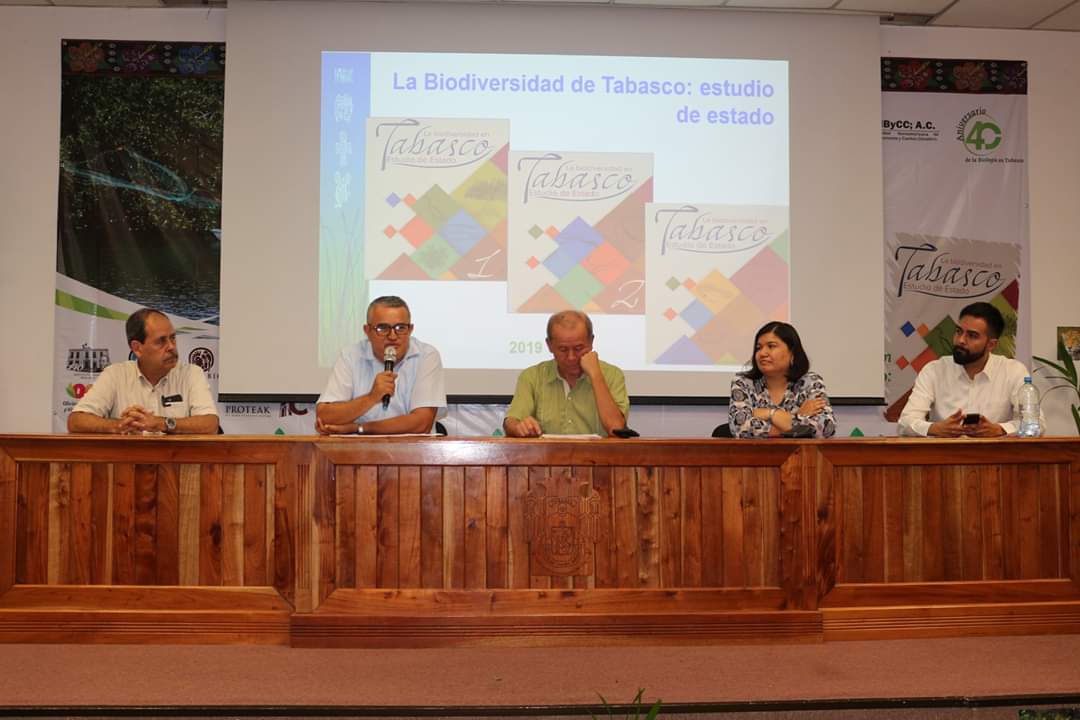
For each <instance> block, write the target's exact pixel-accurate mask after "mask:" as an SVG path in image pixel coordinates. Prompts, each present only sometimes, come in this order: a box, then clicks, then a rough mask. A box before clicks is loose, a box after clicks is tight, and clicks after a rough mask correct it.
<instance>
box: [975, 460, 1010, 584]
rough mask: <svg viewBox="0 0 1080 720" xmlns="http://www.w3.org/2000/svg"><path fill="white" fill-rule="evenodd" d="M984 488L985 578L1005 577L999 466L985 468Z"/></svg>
mask: <svg viewBox="0 0 1080 720" xmlns="http://www.w3.org/2000/svg"><path fill="white" fill-rule="evenodd" d="M980 475H981V486H982V487H981V490H982V552H983V571H982V577H983V579H984V580H1002V579H1004V578H1005V551H1004V545H1003V542H1002V527H1003V525H1002V518H1003V515H1004V512H1003V508H1002V506H1001V502H1002V495H1001V473H1000V469H999V468H997V467H989V468H984V469H983V471H982V472H981V473H980Z"/></svg>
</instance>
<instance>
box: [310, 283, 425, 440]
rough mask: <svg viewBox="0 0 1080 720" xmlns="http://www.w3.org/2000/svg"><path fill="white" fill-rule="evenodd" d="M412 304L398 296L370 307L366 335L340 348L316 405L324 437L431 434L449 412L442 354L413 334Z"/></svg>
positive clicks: (376, 299) (318, 428) (377, 299)
mask: <svg viewBox="0 0 1080 720" xmlns="http://www.w3.org/2000/svg"><path fill="white" fill-rule="evenodd" d="M412 331H413V325H412V316H411V314H410V312H409V306H408V305H406V304H405V301H404V300H402V299H401V298H399V297H397V296H394V295H385V296H383V297H378V298H375V299H374V300H372V301H371V304H370V305H368V309H367V323H366V324H365V325H364V334H365V335H366V336H367V338H366V339H364V340H361V341H360V342H358V343H356V344H354V345H350V346H348V347H346V348H344V349H343V350H342V351H341V355H340V356H339V357H338V359H337V362H336V363H335V364H334V369H333V371H332V372H331V374H330V380H329V382H327V384H326V389H325V390H323V393H322V395H320V396H319V401H318V404H317V405H316V407H315V429H316V430H317V431H318V432H319V433H321V434H324V435H329V434H335V435H341V434H349V433H359V434H361V435H365V434H368V435H395V434H402V433H429V432H431V428H432V426H433V425H434V424H435V418H436V416H437V415H439V414H441V413H444V412H445V411H446V386H445V383H444V381H443V367H442V358H441V357H439V351H438V350H436V349H435V348H434V347H432V346H431V345H428V344H426V343H422V342H420V341H419V340H417V339H416V338H414V337H412Z"/></svg>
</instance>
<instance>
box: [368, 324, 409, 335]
mask: <svg viewBox="0 0 1080 720" xmlns="http://www.w3.org/2000/svg"><path fill="white" fill-rule="evenodd" d="M371 329H372V330H374V331H375V334H376V335H389V334H390V331H391V330H393V331H394V334H395V335H405V334H408V333H411V332H412V323H396V324H394V325H390V324H389V323H379V324H378V325H372V326H371Z"/></svg>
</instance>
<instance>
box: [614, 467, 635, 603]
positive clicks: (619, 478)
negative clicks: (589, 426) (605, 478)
mask: <svg viewBox="0 0 1080 720" xmlns="http://www.w3.org/2000/svg"><path fill="white" fill-rule="evenodd" d="M612 483H613V485H614V488H613V495H614V500H615V548H616V549H615V561H616V573H617V585H616V586H617V587H621V588H633V587H637V586H638V548H637V544H638V540H637V539H638V529H637V509H636V508H635V507H634V506H635V504H636V502H637V488H636V483H637V472H636V468H624V467H618V468H614V469H613V471H612Z"/></svg>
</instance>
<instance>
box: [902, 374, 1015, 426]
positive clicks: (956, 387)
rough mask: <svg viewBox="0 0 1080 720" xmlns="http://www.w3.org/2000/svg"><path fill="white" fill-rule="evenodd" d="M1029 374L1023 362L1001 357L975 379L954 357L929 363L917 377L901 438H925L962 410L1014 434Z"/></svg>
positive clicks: (906, 408) (904, 417) (905, 414)
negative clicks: (940, 424) (1020, 395)
mask: <svg viewBox="0 0 1080 720" xmlns="http://www.w3.org/2000/svg"><path fill="white" fill-rule="evenodd" d="M1029 374H1030V373H1029V372H1028V371H1027V368H1026V367H1024V364H1023V363H1022V362H1020V361H1019V360H1013V359H1011V358H1007V357H1004V356H1002V355H990V357H989V358H987V361H986V366H985V367H983V369H982V370H981V371H980V372H979V373H978V374H976V375H975V377H974V378H971V377H968V374H967V371H966V370H965V369H964V366H963V365H958V364H956V362H954V361H953V359H952V356H946V357H941V358H938V359H937V360H933V361H931V362H928V363H927V364H926V365H924V366H923V369H922V370H921V371H920V372H919V375H918V376H917V377H916V378H915V387H914V388H912V390H911V396H910V397H909V398H908V401H907V405H905V406H904V411H903V412H902V413H901V414H900V424H899V426H898V428H897V429H898V431H899V433H900V435H910V436H924V437H925V436H926V435H927V433H928V432H929V431H930V426H931V425H933V424H934V423H935V422H937V421H939V420H944V419H945V418H947V417H949V416H950V415H952V414H953V413H955V412H956V411H957V410H963V411H964V412H965V413H979V414H980V415H982V416H983V417H985V418H986V419H987V420H989V421H991V422H995V423H998V424H999V425H1001V427H1002V428H1003V429H1004V430H1005V432H1006V434H1008V435H1015V434H1016V431H1017V428H1018V427H1019V425H1020V408H1019V397H1018V396H1019V393H1020V388H1021V386H1023V384H1024V378H1025V377H1027V376H1028V375H1029ZM928 413H929V419H927V414H928Z"/></svg>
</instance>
